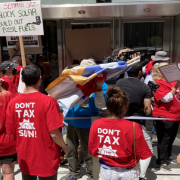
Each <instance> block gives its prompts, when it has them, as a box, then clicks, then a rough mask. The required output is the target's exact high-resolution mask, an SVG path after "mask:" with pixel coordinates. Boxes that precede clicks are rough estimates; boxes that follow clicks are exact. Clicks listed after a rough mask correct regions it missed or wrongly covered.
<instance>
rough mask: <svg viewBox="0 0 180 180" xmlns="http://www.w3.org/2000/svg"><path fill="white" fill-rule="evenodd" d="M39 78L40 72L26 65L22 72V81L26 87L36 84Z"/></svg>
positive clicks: (34, 67) (35, 67)
mask: <svg viewBox="0 0 180 180" xmlns="http://www.w3.org/2000/svg"><path fill="white" fill-rule="evenodd" d="M40 76H41V71H40V69H39V68H38V67H37V66H36V65H28V66H26V67H25V68H23V70H22V80H23V82H24V83H25V84H26V86H32V85H35V84H37V82H38V81H39V78H40Z"/></svg>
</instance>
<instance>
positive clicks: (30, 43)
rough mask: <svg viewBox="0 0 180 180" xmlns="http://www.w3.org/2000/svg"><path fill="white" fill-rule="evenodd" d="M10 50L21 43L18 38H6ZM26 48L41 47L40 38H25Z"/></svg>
mask: <svg viewBox="0 0 180 180" xmlns="http://www.w3.org/2000/svg"><path fill="white" fill-rule="evenodd" d="M6 41H7V46H8V48H15V47H16V42H18V41H19V37H18V36H7V37H6ZM23 43H24V47H39V39H38V36H23Z"/></svg>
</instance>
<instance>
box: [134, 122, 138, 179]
mask: <svg viewBox="0 0 180 180" xmlns="http://www.w3.org/2000/svg"><path fill="white" fill-rule="evenodd" d="M135 137H136V136H135V122H133V147H134V159H135V166H136V177H137V179H138V170H137V163H136V140H135Z"/></svg>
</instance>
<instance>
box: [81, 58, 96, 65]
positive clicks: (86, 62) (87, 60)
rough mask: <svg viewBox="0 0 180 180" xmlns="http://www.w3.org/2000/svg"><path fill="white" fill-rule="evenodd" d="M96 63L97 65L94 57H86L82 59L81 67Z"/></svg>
mask: <svg viewBox="0 0 180 180" xmlns="http://www.w3.org/2000/svg"><path fill="white" fill-rule="evenodd" d="M94 65H96V63H95V62H94V59H84V60H82V61H81V64H80V67H86V66H94Z"/></svg>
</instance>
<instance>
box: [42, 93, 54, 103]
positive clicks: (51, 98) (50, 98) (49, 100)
mask: <svg viewBox="0 0 180 180" xmlns="http://www.w3.org/2000/svg"><path fill="white" fill-rule="evenodd" d="M40 94H41V97H42V98H43V100H44V102H45V104H46V103H48V104H49V105H50V104H57V101H56V99H55V98H53V97H51V96H48V95H46V94H42V93H40Z"/></svg>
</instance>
